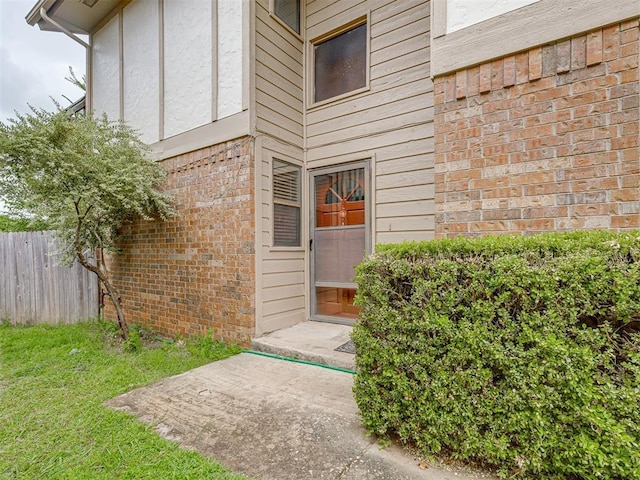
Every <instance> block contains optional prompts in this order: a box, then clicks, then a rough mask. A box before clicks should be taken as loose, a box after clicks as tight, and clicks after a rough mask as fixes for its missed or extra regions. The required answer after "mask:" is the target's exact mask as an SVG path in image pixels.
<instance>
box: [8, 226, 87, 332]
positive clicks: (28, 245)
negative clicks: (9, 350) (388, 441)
mask: <svg viewBox="0 0 640 480" xmlns="http://www.w3.org/2000/svg"><path fill="white" fill-rule="evenodd" d="M56 250H57V248H56V243H55V241H54V240H53V236H52V233H51V232H19V233H0V319H6V320H9V321H10V322H11V323H12V324H40V323H75V322H77V321H79V320H86V319H88V318H90V317H95V316H97V315H98V280H97V277H96V276H95V275H94V274H93V273H91V272H89V271H87V270H86V269H84V268H83V267H81V266H80V265H79V264H77V263H76V264H74V265H73V266H72V267H70V268H68V267H63V266H61V265H59V256H58V255H57V254H56Z"/></svg>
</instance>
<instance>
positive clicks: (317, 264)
mask: <svg viewBox="0 0 640 480" xmlns="http://www.w3.org/2000/svg"><path fill="white" fill-rule="evenodd" d="M354 167H356V168H354ZM367 177H368V168H367V165H366V164H364V163H360V164H357V165H350V166H349V167H343V168H342V169H336V168H333V169H323V170H321V171H317V172H312V173H311V182H310V185H311V188H312V190H311V191H312V192H313V193H312V202H311V203H312V212H311V262H312V268H311V275H312V278H311V303H312V304H311V313H312V318H313V319H316V320H327V321H334V322H340V323H352V322H353V321H354V320H355V319H356V317H357V316H358V310H359V309H358V307H356V306H355V305H354V304H353V298H354V296H355V293H356V284H355V281H354V277H355V268H354V267H355V266H356V265H357V264H359V263H360V262H361V261H362V259H363V257H364V254H365V252H367V251H368V250H369V243H370V242H369V240H368V238H369V228H368V218H369V212H368V204H369V199H368V193H367V192H368V181H367Z"/></svg>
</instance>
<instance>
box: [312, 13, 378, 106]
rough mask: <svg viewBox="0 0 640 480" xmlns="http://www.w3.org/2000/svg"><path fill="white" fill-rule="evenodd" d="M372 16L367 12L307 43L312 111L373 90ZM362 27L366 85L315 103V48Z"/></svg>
mask: <svg viewBox="0 0 640 480" xmlns="http://www.w3.org/2000/svg"><path fill="white" fill-rule="evenodd" d="M370 17H371V15H370V12H367V13H366V14H365V15H362V16H360V17H358V18H356V19H354V20H352V21H350V22H348V23H345V24H343V25H341V26H340V27H338V28H335V29H333V30H331V31H329V32H326V33H324V34H322V35H320V36H317V37H315V38H313V39H311V40H310V41H309V42H307V58H308V59H309V61H308V62H307V67H308V68H307V73H308V75H307V91H308V92H309V93H308V95H307V108H308V109H312V108H316V107H320V106H323V105H327V104H329V103H334V102H338V101H340V100H343V99H345V98H349V97H353V96H355V95H359V94H361V93H363V92H367V91H369V90H370V89H371V85H370V79H371V18H370ZM361 25H366V30H367V32H366V44H365V84H364V86H363V87H360V88H357V89H355V90H350V91H348V92H344V93H341V94H340V95H336V96H335V97H331V98H326V99H324V100H320V101H317V102H316V101H315V95H316V92H315V83H316V82H315V80H316V72H315V46H316V45H318V44H320V43H322V42H325V41H327V40H331V39H332V38H334V37H337V36H338V35H341V34H343V33H345V32H348V31H349V30H352V29H354V28H356V27H359V26H361Z"/></svg>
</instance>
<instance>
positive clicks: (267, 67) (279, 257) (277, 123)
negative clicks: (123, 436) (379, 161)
mask: <svg viewBox="0 0 640 480" xmlns="http://www.w3.org/2000/svg"><path fill="white" fill-rule="evenodd" d="M254 8H255V19H254V22H255V47H254V48H255V73H254V85H255V101H254V106H255V112H254V115H255V116H254V119H255V130H256V136H257V138H258V139H259V142H258V143H257V144H256V162H257V165H258V170H259V173H258V175H259V183H258V185H257V192H258V209H257V213H258V217H259V218H258V222H257V231H258V236H259V240H258V242H259V244H258V246H257V248H258V249H259V255H258V258H260V259H259V260H258V261H259V262H260V265H259V266H258V285H257V287H258V290H259V295H258V303H257V312H256V317H257V318H256V335H258V336H259V335H262V334H264V333H267V332H271V331H274V330H277V329H280V328H283V327H286V326H289V325H293V324H296V323H299V322H301V321H304V320H306V313H305V312H306V310H305V284H306V278H307V274H306V269H305V262H306V257H305V255H306V252H305V249H304V245H305V240H304V238H306V236H305V235H304V234H303V236H302V238H303V240H302V242H303V243H302V246H301V247H299V248H274V247H273V246H272V245H273V220H272V212H273V201H272V178H271V171H272V161H273V159H274V158H277V159H279V160H283V161H286V162H290V163H293V164H296V165H299V166H300V167H302V166H303V150H302V148H303V42H302V39H301V38H299V37H298V36H297V35H295V34H294V33H293V32H291V31H290V30H289V29H288V28H287V27H285V26H284V25H283V24H282V23H281V22H279V21H278V20H277V19H276V18H274V17H273V16H271V15H270V14H269V0H257V1H256V3H255V7H254ZM301 177H302V178H301V182H303V181H304V171H303V172H302V173H301ZM306 205H307V202H306V197H305V196H304V193H303V197H302V207H301V208H302V209H303V212H302V213H304V208H305V206H306Z"/></svg>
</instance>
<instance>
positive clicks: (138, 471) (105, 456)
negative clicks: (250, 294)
mask: <svg viewBox="0 0 640 480" xmlns="http://www.w3.org/2000/svg"><path fill="white" fill-rule="evenodd" d="M112 338H113V336H112V335H111V334H110V333H109V330H108V329H105V326H104V324H97V323H93V324H92V323H86V324H80V325H71V326H56V327H49V326H35V327H10V326H0V479H102V478H104V479H124V478H126V479H144V478H149V479H198V480H200V479H241V478H244V477H242V476H239V475H236V474H233V473H232V472H230V471H229V470H228V469H226V468H224V467H223V466H221V465H220V464H218V463H216V462H215V461H213V460H211V459H208V458H206V457H203V456H202V455H200V454H198V453H196V452H193V451H188V450H184V449H181V448H179V447H178V445H177V444H176V443H174V442H170V441H168V440H165V439H163V438H161V437H160V436H158V435H157V434H156V433H155V432H154V430H153V429H152V428H151V427H150V426H148V425H145V424H143V423H141V422H139V421H138V420H137V419H135V418H134V417H133V416H130V415H127V414H125V413H122V412H117V411H113V410H110V409H109V408H107V407H105V406H104V405H103V402H104V401H105V400H107V399H109V398H112V397H114V396H116V395H119V394H121V393H124V392H127V391H129V390H132V389H134V388H136V387H139V386H142V385H145V384H148V383H151V382H154V381H157V380H159V379H161V378H163V377H167V376H170V375H175V374H177V373H180V372H183V371H185V370H188V369H191V368H194V367H198V366H200V365H203V364H205V363H208V362H210V361H212V360H214V359H220V358H224V357H226V356H229V355H231V354H233V353H236V352H237V349H233V348H229V347H225V346H224V345H218V344H215V343H212V342H210V341H208V340H206V339H204V340H203V339H200V341H199V342H187V346H186V347H180V346H178V345H165V346H161V347H158V346H156V347H143V348H140V349H139V350H138V351H137V352H135V353H127V352H123V350H122V348H121V347H120V346H117V345H115V344H114V342H113V341H112Z"/></svg>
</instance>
